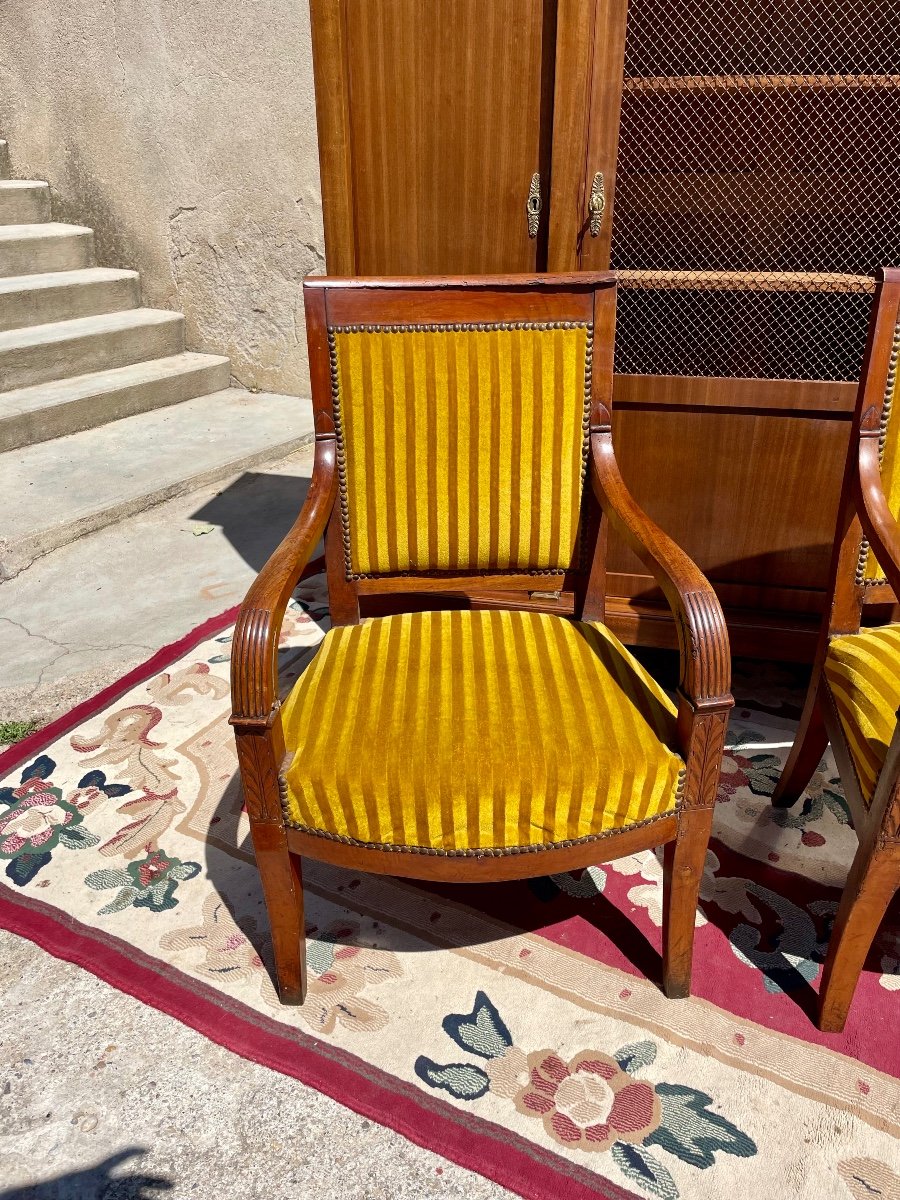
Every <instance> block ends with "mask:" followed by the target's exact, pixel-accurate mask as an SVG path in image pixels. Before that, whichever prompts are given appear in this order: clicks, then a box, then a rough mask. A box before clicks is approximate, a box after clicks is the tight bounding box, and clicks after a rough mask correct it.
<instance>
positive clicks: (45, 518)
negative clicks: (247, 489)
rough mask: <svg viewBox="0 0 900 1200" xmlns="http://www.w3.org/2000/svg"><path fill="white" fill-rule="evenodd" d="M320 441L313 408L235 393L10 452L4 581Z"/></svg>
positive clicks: (1, 498)
mask: <svg viewBox="0 0 900 1200" xmlns="http://www.w3.org/2000/svg"><path fill="white" fill-rule="evenodd" d="M313 438H314V429H313V421H312V412H311V408H310V405H309V402H308V401H305V400H300V399H298V398H297V397H296V396H274V395H251V394H250V393H249V392H244V391H240V390H237V389H232V390H228V391H222V392H214V393H212V394H211V395H209V396H200V397H198V398H197V399H196V400H186V401H184V403H182V404H176V405H172V406H170V407H168V408H163V409H159V410H156V411H154V412H145V413H139V414H138V415H137V416H133V417H126V418H124V420H121V421H114V422H112V423H111V424H109V425H101V426H99V427H98V428H96V429H88V430H85V431H84V432H82V433H74V434H72V435H71V436H70V437H65V438H55V439H54V440H53V441H49V442H42V443H41V444H40V445H37V446H28V447H26V448H25V449H22V450H15V451H11V452H7V453H6V454H4V455H2V457H0V511H2V512H3V514H4V520H3V524H2V531H3V537H2V539H0V578H7V579H8V578H11V577H12V576H14V575H16V574H18V573H19V572H20V571H21V570H23V569H24V568H25V567H27V566H28V565H29V563H31V562H33V561H34V560H35V559H36V558H39V557H40V556H41V555H42V554H46V553H48V552H49V551H51V550H54V549H56V548H58V547H60V546H63V545H65V544H66V543H69V542H71V541H73V540H74V539H75V538H79V537H82V536H83V535H84V534H87V533H91V532H92V531H94V530H97V529H103V528H104V527H105V526H108V525H111V524H112V523H113V522H115V521H120V520H123V519H124V518H126V517H129V516H133V515H134V514H135V513H139V512H143V511H144V510H145V509H147V508H150V507H152V506H153V505H156V504H160V503H162V502H163V501H165V500H169V499H172V498H173V497H175V496H182V495H186V494H187V493H189V492H192V491H195V490H197V489H198V488H202V487H205V486H207V484H210V483H213V482H215V481H217V480H220V479H226V478H228V477H229V476H231V475H235V474H238V473H239V472H240V471H243V470H247V469H249V468H251V467H255V466H259V465H260V464H262V463H264V462H270V461H273V460H274V459H277V458H282V457H284V456H285V455H287V454H290V453H292V452H293V451H294V450H296V449H298V448H299V447H300V446H303V445H305V444H306V443H308V442H310V441H312V440H313Z"/></svg>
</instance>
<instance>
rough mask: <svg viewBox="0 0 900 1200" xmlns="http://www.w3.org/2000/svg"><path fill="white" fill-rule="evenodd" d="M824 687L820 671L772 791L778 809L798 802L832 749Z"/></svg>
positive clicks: (807, 698) (811, 688)
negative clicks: (822, 699) (821, 692)
mask: <svg viewBox="0 0 900 1200" xmlns="http://www.w3.org/2000/svg"><path fill="white" fill-rule="evenodd" d="M823 687H825V683H824V681H823V679H822V675H821V672H820V673H819V675H818V678H817V679H814V681H813V683H812V684H810V689H809V692H808V694H807V697H806V704H805V706H804V708H803V715H802V717H801V718H800V725H799V726H798V728H797V735H796V737H795V738H794V744H793V746H792V747H791V752H790V754H789V755H788V758H787V762H786V763H785V764H784V770H783V771H782V772H781V778H780V779H779V780H778V782H777V783H776V785H775V791H774V792H773V793H772V803H773V804H774V805H775V807H776V808H790V807H791V805H792V804H796V802H797V801H798V800H799V799H800V797H801V796H802V795H803V793H804V791H805V790H806V785H807V784H808V783H809V781H810V779H812V777H813V774H814V773H815V770H816V767H817V766H818V765H819V763H820V762H821V761H822V755H823V754H824V753H825V751H826V750H827V749H828V733H827V731H826V729H825V722H824V720H823V718H822V705H821V703H820V700H819V690H820V689H821V688H823Z"/></svg>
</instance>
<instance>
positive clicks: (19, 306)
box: [0, 267, 141, 331]
mask: <svg viewBox="0 0 900 1200" xmlns="http://www.w3.org/2000/svg"><path fill="white" fill-rule="evenodd" d="M140 302H141V278H140V276H139V275H138V273H137V271H117V270H114V269H113V268H112V267H84V268H82V270H80V271H42V272H41V273H40V274H38V275H10V276H8V277H7V278H6V279H0V331H2V330H4V329H24V328H25V327H26V326H28V325H47V324H49V323H50V322H53V321H69V320H73V319H74V318H75V317H92V316H96V315H97V314H98V313H112V312H121V311H122V310H123V309H126V308H137V307H138V305H139V304H140Z"/></svg>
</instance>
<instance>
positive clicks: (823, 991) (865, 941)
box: [819, 827, 900, 1033]
mask: <svg viewBox="0 0 900 1200" xmlns="http://www.w3.org/2000/svg"><path fill="white" fill-rule="evenodd" d="M898 887H900V841H898V840H897V839H896V838H885V837H884V836H882V833H881V830H879V829H878V828H877V827H876V828H875V830H873V831H872V832H871V833H870V834H869V835H868V836H867V837H866V839H865V840H864V841H863V842H861V843H860V846H859V849H858V850H857V852H856V857H855V858H854V860H853V866H852V867H851V868H850V874H849V876H848V878H847V883H846V884H845V886H844V892H843V895H842V896H841V903H840V905H839V907H838V911H837V916H836V917H835V920H834V928H833V929H832V932H831V940H830V942H829V943H828V955H827V957H826V959H825V969H824V971H823V972H822V986H821V987H820V989H819V1028H820V1029H823V1030H825V1031H826V1032H827V1033H840V1032H841V1030H842V1029H843V1028H844V1023H845V1021H846V1020H847V1013H848V1011H849V1009H850V1004H851V1002H852V1000H853V993H854V992H855V990H856V985H857V983H858V982H859V976H860V973H861V971H862V969H863V964H864V963H865V961H866V955H867V954H868V953H869V949H870V947H871V945H872V942H873V941H874V939H875V934H876V933H877V932H878V926H879V925H880V924H881V921H882V918H883V917H884V914H885V912H886V911H887V907H888V905H889V904H890V902H891V900H892V899H893V896H894V893H895V892H896V891H897V889H898Z"/></svg>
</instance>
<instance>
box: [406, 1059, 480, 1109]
mask: <svg viewBox="0 0 900 1200" xmlns="http://www.w3.org/2000/svg"><path fill="white" fill-rule="evenodd" d="M416 1074H417V1075H418V1076H419V1078H420V1079H424V1080H425V1082H426V1083H428V1084H431V1086H432V1087H436V1088H443V1089H444V1091H445V1092H449V1093H450V1095H451V1096H454V1097H455V1098H456V1099H457V1100H477V1099H478V1097H479V1096H483V1095H484V1094H485V1092H486V1091H488V1089H489V1088H490V1086H491V1077H490V1076H489V1075H488V1073H487V1071H482V1069H481V1067H476V1066H474V1065H473V1064H472V1063H448V1064H447V1065H446V1066H445V1067H441V1066H439V1065H438V1064H437V1063H434V1062H432V1061H431V1059H430V1058H425V1057H422V1058H420V1059H419V1060H418V1062H417V1063H416Z"/></svg>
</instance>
